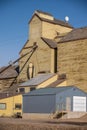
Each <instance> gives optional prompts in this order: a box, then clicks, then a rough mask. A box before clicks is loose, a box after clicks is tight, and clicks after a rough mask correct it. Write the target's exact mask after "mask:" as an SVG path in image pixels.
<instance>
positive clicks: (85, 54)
mask: <svg viewBox="0 0 87 130" xmlns="http://www.w3.org/2000/svg"><path fill="white" fill-rule="evenodd" d="M57 62H58V71H59V73H60V74H62V73H65V74H66V76H67V84H68V85H75V86H78V87H79V88H81V89H83V90H85V91H87V39H84V40H77V41H72V42H66V43H60V44H58V60H57Z"/></svg>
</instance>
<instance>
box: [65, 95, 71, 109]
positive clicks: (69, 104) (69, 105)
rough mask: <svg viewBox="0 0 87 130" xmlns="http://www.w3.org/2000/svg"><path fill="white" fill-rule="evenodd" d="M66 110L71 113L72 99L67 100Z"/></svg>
mask: <svg viewBox="0 0 87 130" xmlns="http://www.w3.org/2000/svg"><path fill="white" fill-rule="evenodd" d="M66 110H67V111H71V98H70V97H67V98H66Z"/></svg>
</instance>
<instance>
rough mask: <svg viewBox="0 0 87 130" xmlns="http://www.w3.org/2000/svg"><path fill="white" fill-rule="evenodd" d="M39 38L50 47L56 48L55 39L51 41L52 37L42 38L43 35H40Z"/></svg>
mask: <svg viewBox="0 0 87 130" xmlns="http://www.w3.org/2000/svg"><path fill="white" fill-rule="evenodd" d="M41 39H42V40H43V41H44V42H45V43H47V45H48V46H49V47H51V48H57V43H56V42H55V41H53V40H52V39H48V38H44V37H41Z"/></svg>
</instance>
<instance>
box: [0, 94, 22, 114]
mask: <svg viewBox="0 0 87 130" xmlns="http://www.w3.org/2000/svg"><path fill="white" fill-rule="evenodd" d="M0 103H6V109H4V110H0V116H13V115H14V114H16V113H17V112H21V114H22V109H21V110H17V109H15V104H22V95H17V96H13V97H7V98H4V99H0Z"/></svg>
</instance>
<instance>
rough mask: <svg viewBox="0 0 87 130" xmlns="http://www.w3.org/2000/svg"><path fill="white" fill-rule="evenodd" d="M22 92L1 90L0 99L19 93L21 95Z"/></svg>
mask: <svg viewBox="0 0 87 130" xmlns="http://www.w3.org/2000/svg"><path fill="white" fill-rule="evenodd" d="M21 94H22V93H12V92H11V93H9V92H1V93H0V99H4V98H9V97H13V96H18V95H21Z"/></svg>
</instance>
